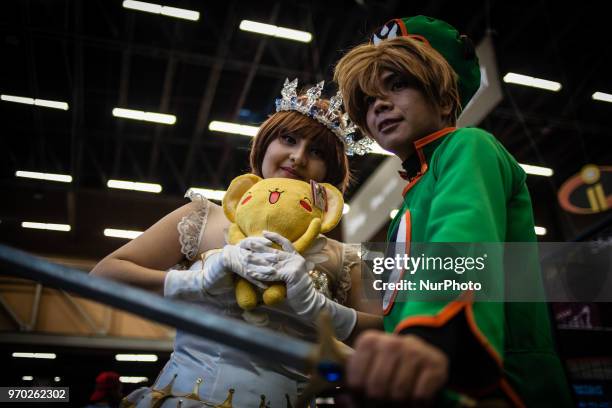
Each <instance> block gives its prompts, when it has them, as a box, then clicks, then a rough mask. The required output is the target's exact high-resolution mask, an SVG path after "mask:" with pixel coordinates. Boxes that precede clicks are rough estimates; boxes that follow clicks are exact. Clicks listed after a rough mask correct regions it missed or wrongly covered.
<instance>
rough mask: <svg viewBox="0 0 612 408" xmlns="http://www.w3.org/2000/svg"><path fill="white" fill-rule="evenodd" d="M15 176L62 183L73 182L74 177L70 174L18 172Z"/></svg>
mask: <svg viewBox="0 0 612 408" xmlns="http://www.w3.org/2000/svg"><path fill="white" fill-rule="evenodd" d="M15 176H17V177H24V178H31V179H38V180H48V181H60V182H62V183H70V182H72V176H70V175H68V174H54V173H38V172H36V171H24V170H17V171H16V172H15Z"/></svg>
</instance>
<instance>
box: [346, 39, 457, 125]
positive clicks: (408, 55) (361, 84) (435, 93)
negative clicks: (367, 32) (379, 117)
mask: <svg viewBox="0 0 612 408" xmlns="http://www.w3.org/2000/svg"><path fill="white" fill-rule="evenodd" d="M384 71H391V72H393V73H394V74H397V75H400V76H402V77H405V78H407V79H409V80H410V81H411V82H414V83H415V84H416V86H417V88H418V89H419V90H420V91H422V92H423V93H424V94H425V96H426V97H427V100H428V101H429V102H430V103H432V104H434V105H437V106H440V107H442V108H445V107H450V108H451V110H450V114H449V115H448V116H447V117H446V118H444V119H445V121H446V122H447V123H448V124H449V125H454V124H455V122H456V121H457V118H458V116H459V114H460V113H461V102H460V99H459V91H458V89H457V74H456V73H455V71H453V69H452V68H451V66H450V65H449V64H448V62H447V61H446V60H445V59H444V57H442V55H440V53H439V52H437V51H436V50H434V49H433V48H431V47H430V46H429V45H428V44H425V43H423V42H422V41H419V40H417V39H414V38H408V37H398V38H394V39H391V40H385V41H382V42H380V43H379V44H378V45H374V44H371V43H368V44H362V45H358V46H357V47H355V48H353V49H352V50H350V51H349V52H348V53H347V54H346V55H344V56H343V57H342V58H341V59H340V61H338V64H337V65H336V68H335V71H334V80H335V81H336V82H337V83H338V87H339V88H340V91H341V92H342V98H343V99H344V106H345V108H346V111H347V112H348V114H349V116H350V118H351V119H352V120H353V122H355V124H357V126H359V127H360V128H361V130H362V131H364V133H366V134H369V131H368V126H367V123H366V115H367V112H368V104H367V101H366V98H367V97H370V96H374V97H384V94H383V91H382V90H383V89H385V88H384V87H383V83H382V82H381V80H380V78H381V74H382V73H383V72H384Z"/></svg>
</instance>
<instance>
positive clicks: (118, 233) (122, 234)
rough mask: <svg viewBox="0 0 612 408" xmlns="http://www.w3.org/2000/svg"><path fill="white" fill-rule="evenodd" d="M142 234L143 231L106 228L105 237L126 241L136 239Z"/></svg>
mask: <svg viewBox="0 0 612 408" xmlns="http://www.w3.org/2000/svg"><path fill="white" fill-rule="evenodd" d="M140 234H142V231H134V230H122V229H115V228H105V229H104V236H106V237H112V238H125V239H134V238H136V237H138V236H139V235H140Z"/></svg>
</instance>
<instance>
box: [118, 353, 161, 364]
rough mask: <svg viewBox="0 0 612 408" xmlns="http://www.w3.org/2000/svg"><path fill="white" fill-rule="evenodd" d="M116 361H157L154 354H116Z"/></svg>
mask: <svg viewBox="0 0 612 408" xmlns="http://www.w3.org/2000/svg"><path fill="white" fill-rule="evenodd" d="M115 360H117V361H144V362H150V363H154V362H156V361H157V356H156V355H155V354H116V355H115Z"/></svg>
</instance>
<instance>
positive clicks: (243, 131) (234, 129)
mask: <svg viewBox="0 0 612 408" xmlns="http://www.w3.org/2000/svg"><path fill="white" fill-rule="evenodd" d="M208 130H212V131H214V132H223V133H232V134H235V135H243V136H251V137H252V136H255V135H256V134H257V131H259V127H257V126H249V125H241V124H239V123H229V122H220V121H218V120H213V121H212V122H210V124H209V125H208Z"/></svg>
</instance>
